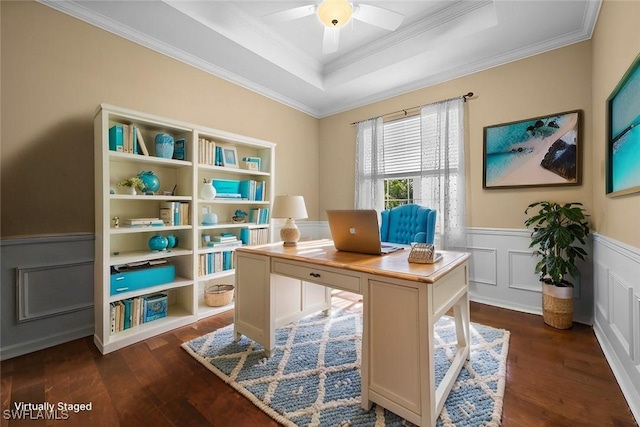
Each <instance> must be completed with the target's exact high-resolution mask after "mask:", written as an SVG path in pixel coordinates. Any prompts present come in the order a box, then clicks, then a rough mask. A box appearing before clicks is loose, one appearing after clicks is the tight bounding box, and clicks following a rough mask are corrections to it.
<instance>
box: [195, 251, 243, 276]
mask: <svg viewBox="0 0 640 427" xmlns="http://www.w3.org/2000/svg"><path fill="white" fill-rule="evenodd" d="M234 268H235V266H234V262H233V251H232V250H222V251H216V252H209V253H206V254H200V256H199V259H198V275H199V276H206V275H208V274H213V273H219V272H221V271H226V270H233V269H234Z"/></svg>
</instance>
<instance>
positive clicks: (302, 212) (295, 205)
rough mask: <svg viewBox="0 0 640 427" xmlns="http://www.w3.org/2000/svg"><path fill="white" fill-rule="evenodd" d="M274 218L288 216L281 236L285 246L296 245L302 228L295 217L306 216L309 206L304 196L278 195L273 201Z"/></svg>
mask: <svg viewBox="0 0 640 427" xmlns="http://www.w3.org/2000/svg"><path fill="white" fill-rule="evenodd" d="M271 216H272V217H273V218H286V219H287V221H286V222H285V223H284V225H283V226H282V228H281V229H280V238H281V239H282V241H283V242H284V243H283V244H284V246H296V245H297V244H298V240H300V230H299V229H298V226H297V225H296V222H295V221H294V219H295V218H306V217H307V208H306V206H305V205H304V197H302V196H276V198H275V200H274V201H273V212H271Z"/></svg>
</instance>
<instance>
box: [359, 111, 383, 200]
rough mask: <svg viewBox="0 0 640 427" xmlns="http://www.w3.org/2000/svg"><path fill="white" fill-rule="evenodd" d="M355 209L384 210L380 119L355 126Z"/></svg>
mask: <svg viewBox="0 0 640 427" xmlns="http://www.w3.org/2000/svg"><path fill="white" fill-rule="evenodd" d="M356 127H357V136H356V198H355V207H356V209H375V210H376V211H378V212H381V211H382V210H383V209H384V139H383V134H384V129H383V123H382V117H376V118H373V119H369V120H365V121H363V122H359V123H357V125H356Z"/></svg>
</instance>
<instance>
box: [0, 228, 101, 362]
mask: <svg viewBox="0 0 640 427" xmlns="http://www.w3.org/2000/svg"><path fill="white" fill-rule="evenodd" d="M93 253H94V234H93V233H69V234H57V235H42V236H20V237H15V238H3V239H0V279H1V281H2V282H1V283H2V285H1V288H0V292H1V293H0V295H1V298H0V309H1V310H0V320H1V326H0V360H5V359H8V358H11V357H15V356H20V355H23V354H27V353H31V352H33V351H37V350H40V349H43V348H47V347H51V346H53V345H57V344H62V343H64V342H68V341H71V340H74V339H78V338H82V337H85V336H89V335H91V334H93V325H94V324H93V259H94V256H93Z"/></svg>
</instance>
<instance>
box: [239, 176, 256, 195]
mask: <svg viewBox="0 0 640 427" xmlns="http://www.w3.org/2000/svg"><path fill="white" fill-rule="evenodd" d="M240 196H242V198H243V199H247V200H256V182H255V181H254V180H252V179H246V180H244V181H240Z"/></svg>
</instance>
